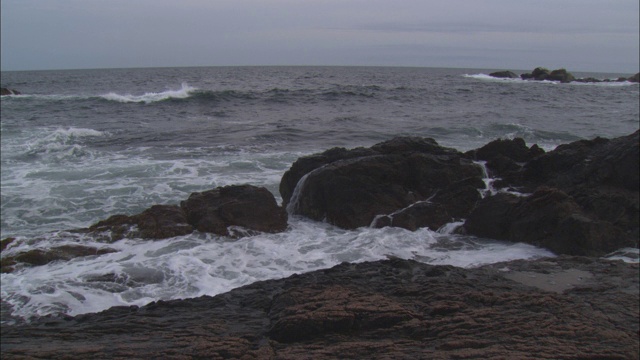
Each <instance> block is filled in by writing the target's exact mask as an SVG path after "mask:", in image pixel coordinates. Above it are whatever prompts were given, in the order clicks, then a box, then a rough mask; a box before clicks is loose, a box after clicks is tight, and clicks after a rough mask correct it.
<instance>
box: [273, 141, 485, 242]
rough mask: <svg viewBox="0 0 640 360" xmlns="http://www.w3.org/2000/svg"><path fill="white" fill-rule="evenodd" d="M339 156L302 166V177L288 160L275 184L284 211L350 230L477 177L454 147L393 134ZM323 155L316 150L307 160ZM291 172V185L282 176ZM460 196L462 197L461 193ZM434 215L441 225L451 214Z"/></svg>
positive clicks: (479, 175) (478, 172)
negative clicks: (387, 138)
mask: <svg viewBox="0 0 640 360" xmlns="http://www.w3.org/2000/svg"><path fill="white" fill-rule="evenodd" d="M332 152H335V150H332ZM344 154H346V155H347V156H346V157H345V158H338V159H335V160H333V161H331V162H327V163H324V164H321V165H319V166H317V167H315V168H310V167H307V168H306V170H307V171H308V172H307V173H306V174H304V175H303V176H300V172H299V171H298V169H297V168H299V167H300V165H299V164H298V161H297V162H296V163H294V165H293V166H292V168H291V169H290V170H289V171H288V172H287V173H285V176H284V177H283V181H282V182H281V184H280V189H281V194H282V197H283V199H284V201H285V204H284V205H286V206H287V208H288V210H289V211H290V212H292V213H294V214H300V215H304V216H306V217H309V218H311V219H314V220H326V221H327V222H329V223H331V224H334V225H337V226H339V227H342V228H345V229H353V228H357V227H361V226H369V225H371V224H372V222H373V220H375V219H376V218H379V217H380V216H393V215H395V214H394V213H396V212H398V211H399V210H402V209H405V208H407V207H409V206H411V205H412V204H415V203H417V202H421V201H422V202H424V201H426V200H427V199H429V198H430V197H432V196H434V195H436V194H437V193H438V192H440V191H442V190H445V189H448V191H449V193H450V194H455V193H456V191H455V190H454V189H451V188H450V187H451V186H452V185H453V184H455V183H459V182H461V184H463V183H462V181H463V180H465V179H468V178H476V179H481V178H482V169H481V168H480V167H479V166H478V165H476V164H474V163H473V162H472V161H471V160H469V159H466V158H465V157H464V156H463V155H462V154H461V153H459V152H457V151H456V150H453V149H447V148H444V147H441V146H439V145H438V144H437V143H436V142H435V141H434V140H433V139H424V138H416V137H404V138H395V139H393V140H390V141H387V142H383V143H380V144H377V145H374V146H372V147H371V148H370V149H360V150H357V153H356V152H354V151H352V152H348V151H345V152H344ZM354 154H358V155H361V156H354ZM328 157H329V156H328V155H323V154H320V155H314V156H312V157H311V159H318V158H323V159H326V158H328ZM299 161H300V163H302V164H304V163H307V162H308V160H302V161H301V160H299ZM294 173H295V174H298V175H297V176H296V177H299V180H298V182H297V184H296V185H295V188H293V189H292V188H291V184H292V183H293V182H292V181H290V180H288V179H291V178H293V175H290V174H294ZM476 184H479V185H478V186H483V185H484V184H483V183H481V182H476ZM466 185H467V186H468V184H466ZM283 189H284V191H283ZM289 194H292V195H289ZM460 194H461V195H462V196H464V197H465V198H466V197H468V193H467V192H464V191H462V192H460ZM449 200H451V201H448V202H447V203H446V204H444V203H440V204H441V205H443V206H445V207H446V206H448V205H450V204H457V201H456V198H455V197H453V198H450V199H449ZM287 201H288V203H287ZM467 202H468V200H467ZM454 212H455V211H454ZM457 213H459V212H457ZM440 215H441V214H440ZM440 218H441V219H447V221H445V220H441V221H438V222H437V223H441V225H444V223H446V222H449V221H450V220H451V219H452V217H451V216H440ZM442 221H444V223H443V222H442ZM431 226H436V225H435V224H432V225H431ZM409 228H413V226H409Z"/></svg>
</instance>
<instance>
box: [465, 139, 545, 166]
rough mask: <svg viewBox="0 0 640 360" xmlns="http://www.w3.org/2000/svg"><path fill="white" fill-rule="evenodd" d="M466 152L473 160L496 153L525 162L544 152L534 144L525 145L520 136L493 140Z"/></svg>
mask: <svg viewBox="0 0 640 360" xmlns="http://www.w3.org/2000/svg"><path fill="white" fill-rule="evenodd" d="M467 154H469V155H471V156H472V157H473V158H474V159H475V160H492V159H493V158H494V157H496V156H497V155H502V156H505V157H507V158H509V159H511V160H513V161H516V162H526V161H529V160H531V159H533V158H534V157H536V156H539V155H542V154H544V150H542V149H541V148H539V147H538V145H535V144H534V145H533V146H531V147H527V145H526V143H525V142H524V140H523V139H522V138H515V139H497V140H493V141H491V142H490V143H488V144H487V145H485V146H483V147H481V148H479V149H476V150H471V151H469V152H467Z"/></svg>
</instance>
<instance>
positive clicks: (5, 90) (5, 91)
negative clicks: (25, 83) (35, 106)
mask: <svg viewBox="0 0 640 360" xmlns="http://www.w3.org/2000/svg"><path fill="white" fill-rule="evenodd" d="M0 95H2V96H5V95H20V91H18V90H14V89H9V88H4V87H3V88H0Z"/></svg>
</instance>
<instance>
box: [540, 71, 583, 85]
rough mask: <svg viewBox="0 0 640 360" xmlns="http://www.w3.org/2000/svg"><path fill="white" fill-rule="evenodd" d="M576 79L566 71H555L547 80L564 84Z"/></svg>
mask: <svg viewBox="0 0 640 360" xmlns="http://www.w3.org/2000/svg"><path fill="white" fill-rule="evenodd" d="M575 79H576V78H575V76H573V74H571V73H570V72H568V71H567V70H566V69H557V70H553V71H552V72H551V73H549V75H548V76H547V77H546V80H552V81H560V82H563V83H568V82H572V81H574V80H575Z"/></svg>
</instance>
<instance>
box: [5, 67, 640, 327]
mask: <svg viewBox="0 0 640 360" xmlns="http://www.w3.org/2000/svg"><path fill="white" fill-rule="evenodd" d="M489 72H490V70H482V69H434V68H393V67H208V68H207V67H202V68H147V69H108V70H107V69H103V70H69V71H32V72H2V78H1V81H2V86H3V87H10V88H14V89H16V90H19V91H20V92H21V93H22V95H18V96H3V97H2V98H1V113H0V114H1V128H0V131H1V144H2V149H1V150H2V152H1V196H2V199H1V200H2V201H1V214H0V215H1V237H2V238H5V237H16V239H17V240H16V242H15V243H14V244H13V245H12V246H11V247H9V248H8V249H7V250H6V251H4V252H3V256H7V255H10V254H14V253H16V252H19V251H23V250H25V249H33V248H43V249H44V248H48V247H52V246H59V245H62V244H75V243H83V244H87V245H91V246H96V247H106V246H107V245H106V244H102V243H97V242H95V240H94V239H90V238H86V237H83V236H82V235H79V234H71V233H68V232H65V231H64V230H65V229H73V228H80V227H87V226H89V225H91V224H93V223H95V222H97V221H99V220H102V219H106V218H107V217H109V216H111V215H114V214H128V215H132V214H135V213H138V212H140V211H142V210H144V209H146V208H148V207H150V206H151V205H154V204H177V203H179V201H181V200H184V199H186V198H187V197H188V196H189V194H190V193H191V192H195V191H204V190H209V189H212V188H215V187H217V186H224V185H231V184H244V183H248V184H253V185H258V186H265V187H267V188H268V189H269V190H270V191H272V192H273V194H274V195H275V196H276V198H277V199H278V200H280V195H279V194H278V190H277V189H278V184H279V182H280V178H281V176H282V175H283V173H284V172H285V171H286V170H287V169H288V168H289V166H290V165H291V164H292V163H293V162H294V161H295V160H296V159H297V158H298V157H301V156H304V155H308V154H311V153H314V152H320V151H323V150H326V149H328V148H331V147H335V146H342V147H347V148H352V147H357V146H371V145H373V144H375V143H377V142H380V141H384V140H388V139H391V138H393V137H394V136H406V135H411V136H424V137H431V138H434V139H435V140H436V141H437V142H438V143H439V144H441V145H444V146H447V147H452V148H456V149H458V150H462V151H465V150H470V149H473V148H477V147H480V146H482V145H484V144H486V143H487V142H489V141H491V140H494V139H497V138H514V137H522V138H524V139H525V141H526V142H527V144H528V145H532V144H534V143H535V144H538V145H539V146H541V147H542V148H544V149H546V150H551V149H553V148H555V147H556V146H558V145H559V144H562V143H567V142H571V141H575V140H578V139H591V138H594V137H597V136H601V137H616V136H622V135H628V134H630V133H632V132H634V131H636V130H638V128H639V121H640V115H639V111H640V110H639V109H640V100H639V99H640V97H639V95H640V92H639V86H638V84H632V83H629V82H609V83H596V84H582V83H570V84H560V83H554V82H530V81H522V80H511V79H510V80H506V79H494V78H491V77H489V76H487V75H486V74H488V73H489ZM521 72H524V71H521ZM574 75H576V76H577V77H596V78H601V79H604V78H617V77H619V76H625V77H628V76H630V75H632V74H593V73H588V74H586V73H574ZM453 226H455V224H451V226H450V227H445V228H443V229H441V230H440V231H438V232H433V231H430V230H427V229H424V230H418V231H416V232H410V231H407V230H403V229H393V228H384V229H372V228H360V229H356V230H349V231H347V230H342V229H338V228H335V227H333V226H331V225H328V224H326V223H318V222H313V221H310V220H306V219H302V218H298V217H292V218H291V219H290V228H289V230H287V231H286V232H284V233H281V234H263V235H255V236H251V237H247V238H243V239H240V240H233V239H230V238H224V237H219V236H213V235H210V234H198V233H195V234H192V235H188V236H183V237H178V238H173V239H167V240H162V241H154V242H151V241H143V240H140V239H124V240H121V241H119V242H116V243H115V244H109V245H108V246H109V247H112V248H116V249H117V250H119V252H117V253H112V254H107V255H102V256H99V257H85V258H78V259H75V260H72V261H69V262H55V263H50V264H48V265H46V266H40V267H33V268H22V269H19V270H17V271H15V272H14V273H12V274H2V284H1V285H2V290H1V295H2V313H3V323H7V324H8V323H11V322H14V321H19V319H21V318H30V317H33V316H42V315H47V314H61V313H64V314H69V315H76V314H81V313H87V312H97V311H101V310H103V309H106V308H108V307H111V306H116V305H143V304H146V303H149V302H151V301H155V300H160V299H164V300H166V299H176V298H188V297H196V296H200V295H215V294H218V293H221V292H225V291H228V290H230V289H233V288H235V287H238V286H242V285H245V284H249V283H252V282H255V281H258V280H265V279H273V278H281V277H285V276H289V275H291V274H294V273H301V272H306V271H312V270H317V269H321V268H328V267H331V266H334V265H336V264H338V263H340V262H343V261H351V262H361V261H369V260H378V259H382V258H385V257H388V256H395V257H401V258H410V259H415V260H418V261H423V262H426V263H432V264H451V265H455V266H463V267H472V266H478V265H482V264H486V263H492V262H498V261H504V260H511V259H519V258H535V257H540V256H551V255H553V254H551V253H549V252H548V251H547V250H544V249H539V248H535V247H533V246H530V245H525V244H521V243H515V244H512V243H502V242H496V241H491V240H487V239H480V238H474V237H469V236H461V235H454V234H451V233H450V231H449V229H450V228H451V227H453ZM104 274H115V275H116V276H117V277H119V278H121V279H129V280H132V281H123V282H121V283H110V284H105V283H102V282H96V281H89V279H92V278H95V277H96V276H100V275H104ZM16 319H17V320H16Z"/></svg>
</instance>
